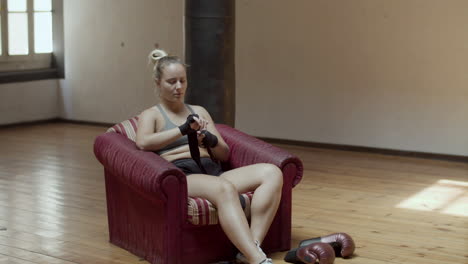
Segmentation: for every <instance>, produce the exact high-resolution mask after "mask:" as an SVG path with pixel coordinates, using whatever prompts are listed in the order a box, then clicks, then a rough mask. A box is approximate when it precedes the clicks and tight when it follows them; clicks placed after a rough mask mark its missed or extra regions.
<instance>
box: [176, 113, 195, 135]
mask: <svg viewBox="0 0 468 264" xmlns="http://www.w3.org/2000/svg"><path fill="white" fill-rule="evenodd" d="M194 117H196V118H198V115H197V114H191V115H189V116H187V121H185V123H183V124H182V125H180V126H179V129H180V133H181V134H182V136H185V135H187V134H190V133H194V132H196V130H194V129H192V128H191V127H190V124H192V123H193V122H195V119H194Z"/></svg>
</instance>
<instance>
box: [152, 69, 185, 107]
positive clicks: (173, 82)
mask: <svg viewBox="0 0 468 264" xmlns="http://www.w3.org/2000/svg"><path fill="white" fill-rule="evenodd" d="M156 84H157V85H158V87H159V91H160V94H159V96H160V97H161V99H163V100H167V101H170V102H177V101H181V102H183V101H184V96H185V91H186V90H187V73H186V72H185V67H184V66H183V65H182V64H180V63H171V64H168V65H167V66H166V67H164V69H163V70H162V75H161V79H160V80H157V81H156Z"/></svg>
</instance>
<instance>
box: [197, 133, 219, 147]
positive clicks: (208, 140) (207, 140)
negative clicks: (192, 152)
mask: <svg viewBox="0 0 468 264" xmlns="http://www.w3.org/2000/svg"><path fill="white" fill-rule="evenodd" d="M201 133H202V134H204V135H205V137H204V138H203V140H202V143H203V146H205V147H207V148H214V147H216V145H218V137H217V136H215V135H213V134H211V133H210V132H209V131H208V130H203V131H202V132H201Z"/></svg>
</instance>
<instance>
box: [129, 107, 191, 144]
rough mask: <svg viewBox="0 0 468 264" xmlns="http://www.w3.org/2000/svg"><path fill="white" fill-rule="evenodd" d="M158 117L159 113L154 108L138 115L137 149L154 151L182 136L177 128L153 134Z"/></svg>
mask: <svg viewBox="0 0 468 264" xmlns="http://www.w3.org/2000/svg"><path fill="white" fill-rule="evenodd" d="M158 115H160V113H159V111H158V110H156V109H154V108H150V109H147V110H145V111H143V113H141V114H140V116H139V119H138V129H137V133H136V145H137V147H138V148H139V149H141V150H149V151H156V150H159V149H161V148H163V147H164V146H167V145H168V144H170V143H172V142H174V141H175V140H177V139H178V138H180V137H181V136H182V134H181V133H180V129H179V128H178V127H175V128H173V129H169V130H166V131H161V132H158V133H155V132H154V131H156V120H157V117H158Z"/></svg>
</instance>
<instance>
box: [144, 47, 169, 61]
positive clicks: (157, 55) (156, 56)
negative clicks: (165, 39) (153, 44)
mask: <svg viewBox="0 0 468 264" xmlns="http://www.w3.org/2000/svg"><path fill="white" fill-rule="evenodd" d="M166 56H167V53H166V52H165V51H164V50H161V49H155V50H153V51H151V53H150V54H149V56H148V58H149V59H150V60H151V62H152V63H153V64H155V65H156V64H157V63H158V61H159V60H160V59H162V58H164V57H166Z"/></svg>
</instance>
